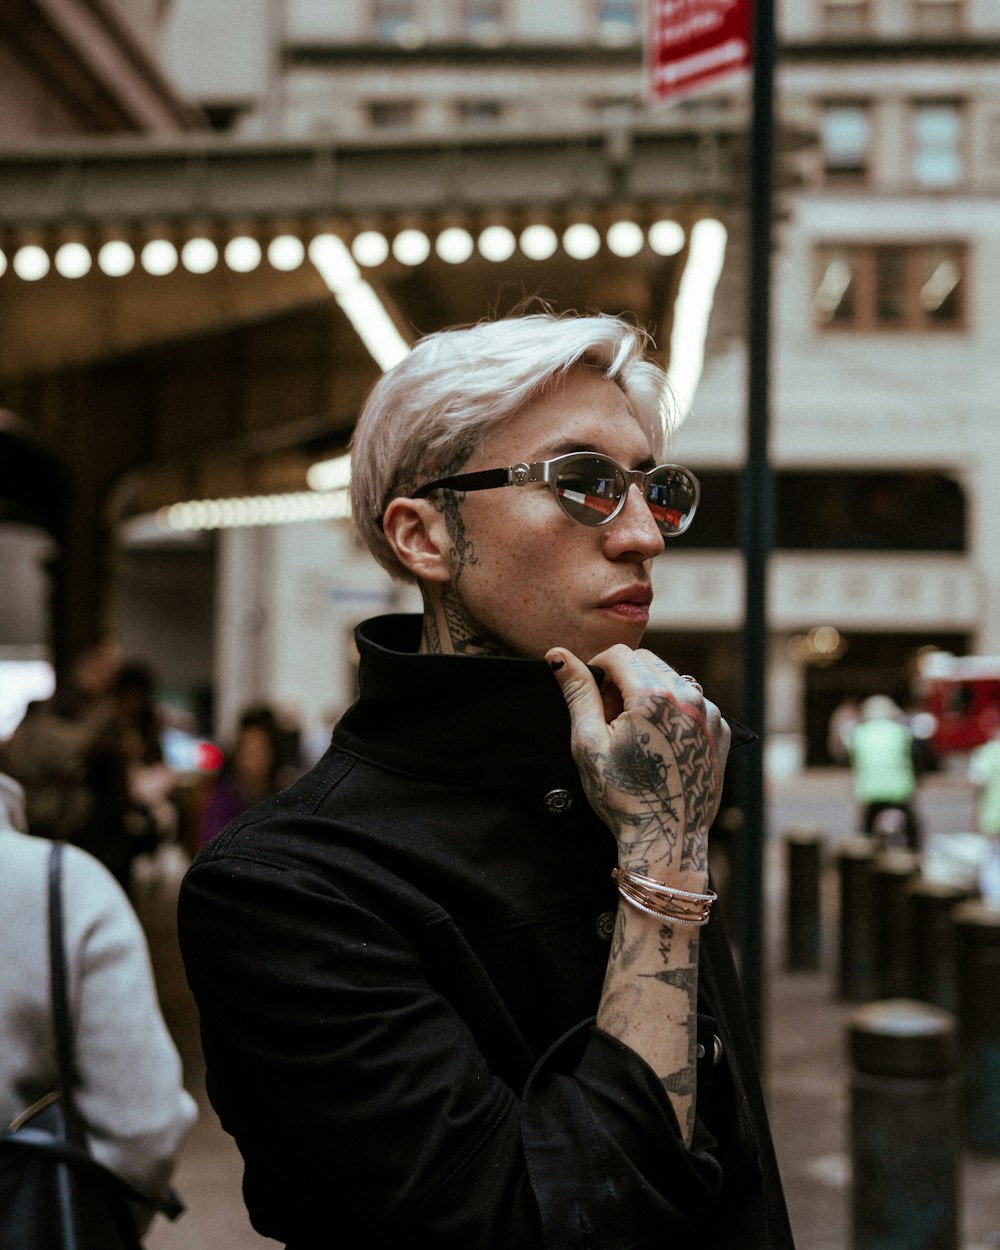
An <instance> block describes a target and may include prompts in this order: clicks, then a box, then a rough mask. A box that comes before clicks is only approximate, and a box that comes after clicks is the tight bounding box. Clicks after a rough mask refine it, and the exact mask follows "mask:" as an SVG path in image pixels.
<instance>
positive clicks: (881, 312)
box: [175, 0, 1000, 768]
mask: <svg viewBox="0 0 1000 1250" xmlns="http://www.w3.org/2000/svg"><path fill="white" fill-rule="evenodd" d="M279 7H280V8H281V13H280V17H279V18H277V19H276V18H275V17H274V10H273V9H272V10H271V25H270V27H269V28H268V29H269V32H270V33H269V34H268V33H266V32H264V31H263V29H262V34H261V43H262V45H263V43H264V42H266V39H268V38H270V39H272V40H277V49H276V51H275V44H274V43H273V42H272V44H271V47H272V55H271V57H270V62H269V63H270V66H271V69H270V76H269V77H268V78H267V79H266V82H265V81H264V80H263V79H262V80H261V91H260V95H259V97H258V98H257V100H256V101H255V102H253V103H251V102H250V101H248V99H247V98H244V99H243V100H242V101H240V100H237V99H235V97H234V98H233V100H231V101H230V102H229V104H230V106H231V107H230V108H229V111H228V114H227V100H226V99H225V97H224V93H219V94H216V95H215V96H214V97H213V96H212V95H211V93H209V94H208V95H206V94H205V88H206V86H207V84H202V83H199V82H198V81H197V80H196V79H195V78H194V77H191V78H190V79H188V80H187V85H188V87H189V89H190V90H192V92H193V93H194V94H195V95H196V96H197V97H198V98H199V99H201V100H202V101H203V102H204V103H205V104H206V106H207V107H209V108H210V109H211V108H216V109H217V110H218V111H219V112H220V114H225V115H227V116H229V117H230V119H231V122H232V125H233V126H234V128H236V129H237V130H238V131H239V132H241V133H261V132H264V131H266V130H267V128H269V127H278V128H279V129H282V130H284V131H287V132H288V133H294V134H315V133H331V132H332V133H336V132H341V133H344V132H357V131H365V130H367V131H374V132H379V133H398V132H407V133H424V134H428V135H433V134H434V133H440V132H443V131H448V130H454V129H456V128H463V127H472V128H480V129H481V128H492V129H504V128H506V129H509V130H517V129H518V128H524V127H525V126H532V125H543V124H550V125H552V126H555V127H561V128H563V129H564V130H565V132H566V133H567V134H572V133H573V131H574V129H575V128H577V127H579V126H581V125H582V124H586V123H587V122H592V121H593V120H594V119H595V118H597V119H600V121H601V122H602V123H603V124H604V125H606V126H607V127H608V128H609V129H610V130H611V131H612V132H616V133H617V135H618V141H619V142H620V143H621V144H622V146H623V150H625V151H627V149H628V145H629V143H630V141H631V139H632V136H634V134H635V133H637V132H641V130H642V129H643V128H644V127H646V126H650V125H656V124H662V118H663V117H664V116H667V115H671V116H674V117H677V116H682V117H683V116H688V117H690V116H697V115H698V114H699V113H700V114H707V113H710V112H712V111H725V110H730V111H731V112H732V111H738V110H740V109H741V108H743V109H745V84H742V83H740V82H739V81H736V82H732V83H729V84H726V86H725V89H724V90H721V91H720V90H716V91H712V92H708V93H703V94H701V95H700V96H698V97H695V98H691V99H689V100H687V101H684V102H682V103H680V104H674V105H667V106H664V107H662V108H660V109H657V110H650V109H649V108H648V107H647V106H646V105H645V103H644V84H643V67H642V59H641V41H642V37H643V27H644V22H645V6H643V5H641V4H638V3H630V2H628V0H621V2H619V3H607V2H603V3H602V2H600V0H592V2H590V3H588V2H582V0H553V3H550V4H547V5H545V6H536V5H528V4H527V3H516V2H508V3H503V2H501V0H482V2H480V3H477V2H475V0H469V2H467V3H461V2H459V0H453V2H452V3H446V2H441V3H433V2H431V0H382V2H381V3H379V2H375V0H373V2H372V3H368V4H364V3H358V4H354V5H339V6H331V5H328V4H322V3H309V0H296V2H295V3H290V4H288V5H285V6H283V7H282V6H279ZM183 10H184V5H183V4H181V5H179V6H178V7H177V9H176V10H175V17H176V19H177V23H178V29H179V27H180V26H181V25H182V24H183V22H182V19H183V17H184V13H183ZM777 21H778V29H779V69H778V75H777V100H778V103H777V107H778V110H779V114H780V116H781V117H782V118H783V119H784V120H785V121H786V123H787V124H788V125H790V126H792V125H793V126H795V127H797V128H799V129H800V130H803V131H805V132H812V133H815V134H816V135H817V136H818V141H817V142H816V143H815V144H814V145H813V146H812V147H811V148H809V149H808V150H806V151H805V152H804V153H803V155H802V157H801V160H800V163H799V169H800V171H801V173H802V176H803V177H802V184H801V186H800V187H799V188H798V190H797V191H796V192H795V194H794V195H788V194H787V193H786V194H785V196H784V200H783V210H784V211H783V214H782V222H781V224H780V226H779V227H778V229H777V231H776V240H777V243H778V247H777V251H776V257H775V265H774V297H773V331H774V333H773V343H774V346H773V384H772V435H771V454H772V460H773V465H774V470H775V503H776V512H775V535H774V537H775V551H774V555H773V557H772V560H771V565H770V584H769V616H770V624H771V631H772V641H771V656H770V684H769V728H770V731H771V733H772V735H773V750H774V756H773V759H772V763H773V766H774V767H775V768H780V767H789V766H792V767H794V766H795V765H796V764H797V763H799V762H802V761H806V760H808V761H809V762H814V763H820V762H825V760H826V759H827V755H826V723H827V720H828V718H829V716H830V714H831V712H832V711H833V709H834V707H835V706H836V705H837V704H838V703H839V702H840V701H841V700H842V699H843V698H845V697H859V698H863V697H864V696H865V695H867V694H869V693H873V692H874V691H876V690H885V691H888V692H889V693H892V694H893V695H894V696H895V697H896V698H897V699H899V700H900V701H901V702H905V701H906V699H907V698H908V696H909V694H910V679H911V676H912V671H913V661H914V657H915V655H916V654H917V653H918V652H919V651H920V650H921V649H922V648H925V647H929V646H934V647H944V648H946V649H953V650H956V651H968V652H991V651H1000V625H998V623H997V618H998V609H1000V569H998V568H997V564H996V561H995V560H994V558H993V555H992V542H991V536H992V533H993V530H994V525H995V524H996V523H997V522H1000V482H998V475H997V474H996V472H995V465H994V457H995V455H996V451H995V450H994V449H995V448H996V436H995V425H996V421H997V417H998V412H997V406H998V402H1000V401H998V400H997V395H998V394H1000V372H998V370H1000V365H998V362H1000V350H998V348H1000V343H998V342H997V336H998V334H1000V329H998V323H1000V318H998V315H997V314H998V307H997V297H996V295H995V292H996V291H997V290H998V282H997V279H998V277H1000V274H998V273H997V269H998V266H1000V212H998V211H997V210H998V207H1000V204H998V201H1000V75H998V73H997V70H998V68H1000V13H998V12H997V10H996V7H995V6H994V5H991V4H990V3H988V2H987V0H784V2H783V3H782V4H780V6H779V11H778V14H777ZM181 42H183V41H181ZM267 59H268V58H267V57H264V58H262V63H263V62H264V61H267ZM175 73H177V74H179V75H181V76H182V77H183V71H182V69H181V66H180V64H179V63H178V64H177V65H176V66H175ZM744 115H745V114H744ZM741 263H742V255H741V254H739V253H738V252H733V253H730V255H729V256H728V257H727V265H728V266H729V267H730V268H732V267H733V266H738V265H740V264H741ZM732 311H733V310H732V308H731V307H727V301H726V299H725V298H724V293H723V295H722V297H721V298H718V299H717V300H716V304H715V307H714V309H713V323H714V324H715V325H716V327H718V325H719V323H720V322H722V321H724V320H725V318H726V317H727V315H728V316H730V317H731V316H732ZM741 311H742V310H741ZM713 346H714V350H713V351H712V352H711V353H710V354H709V356H708V359H707V362H706V368H705V372H704V374H703V376H702V379H701V384H700V387H699V389H698V392H697V395H696V398H695V402H694V406H693V410H692V412H691V415H690V416H689V417H688V419H687V420H686V421H685V422H684V424H683V426H682V427H681V429H680V431H679V433H678V436H677V440H676V445H675V452H676V455H677V456H678V457H682V458H684V459H685V460H686V461H688V462H689V463H690V464H691V465H692V466H693V467H694V468H695V470H696V471H697V472H698V473H699V474H700V475H701V477H702V478H703V480H704V485H705V492H704V503H703V508H702V514H701V516H700V517H699V522H698V524H696V526H695V527H694V528H693V530H692V531H691V532H690V534H689V535H688V536H686V537H685V539H684V540H682V541H681V542H679V543H678V544H676V545H675V546H674V547H673V548H672V549H671V550H670V551H669V552H668V553H667V555H666V556H665V557H664V558H663V560H662V561H661V562H660V564H659V566H658V567H657V570H656V577H657V579H658V581H661V582H662V583H663V587H664V590H665V589H666V588H667V587H668V586H669V590H670V593H669V594H667V593H663V594H661V595H659V596H658V598H657V608H656V611H657V616H656V618H655V619H654V622H653V637H654V639H655V641H656V642H657V645H659V646H660V647H662V649H663V650H664V653H665V654H666V655H668V656H677V658H678V660H679V661H683V663H682V667H684V668H685V669H691V668H692V666H698V667H697V669H696V671H699V672H701V673H703V674H705V675H706V676H707V678H708V681H709V682H711V685H712V688H713V689H714V690H716V691H718V692H719V698H720V701H722V700H725V701H726V702H728V703H730V705H732V701H733V700H736V699H738V693H739V668H738V660H735V659H734V656H738V646H737V645H735V644H737V643H738V639H739V633H740V628H741V619H742V606H743V589H742V576H743V570H742V560H741V557H740V555H739V552H738V550H737V547H736V544H737V542H738V533H737V529H738V515H739V509H738V491H739V478H738V475H739V469H740V465H741V463H742V460H743V456H744V450H745V449H744V440H745V434H744V428H745V398H744V396H745V374H746V360H745V347H744V340H743V336H742V334H741V333H729V334H719V335H717V337H716V339H715V340H714V345H713ZM236 541H243V540H236ZM245 541H247V542H249V541H250V539H249V538H247V539H246V540H245ZM333 593H334V594H335V595H336V593H337V592H336V591H334V592H333ZM371 593H374V592H371ZM388 593H389V594H390V598H391V597H392V595H394V594H398V592H396V591H392V592H388ZM347 598H348V600H349V599H350V595H349V594H348V596H347ZM392 601H395V600H392ZM347 615H348V617H350V615H351V614H350V613H348V614H347Z"/></svg>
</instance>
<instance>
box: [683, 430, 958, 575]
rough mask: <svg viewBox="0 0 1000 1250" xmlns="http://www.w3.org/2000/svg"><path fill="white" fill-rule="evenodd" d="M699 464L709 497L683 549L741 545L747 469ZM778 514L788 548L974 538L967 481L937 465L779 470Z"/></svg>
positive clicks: (899, 547) (948, 545)
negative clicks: (965, 488)
mask: <svg viewBox="0 0 1000 1250" xmlns="http://www.w3.org/2000/svg"><path fill="white" fill-rule="evenodd" d="M872 419H873V420H877V416H873V418H872ZM694 470H695V472H696V473H697V475H698V480H699V481H700V482H701V503H700V504H699V505H698V515H697V517H696V518H695V521H694V524H693V525H692V526H691V528H690V529H689V530H686V531H685V532H684V533H683V534H682V535H681V536H680V538H678V539H675V540H674V541H675V542H676V543H677V544H678V545H679V547H678V549H681V548H683V547H691V548H700V549H706V548H708V549H714V550H720V549H725V548H728V547H738V546H739V528H740V491H741V480H740V475H739V474H738V473H734V472H732V471H731V470H728V469H712V468H701V467H699V466H698V465H695V466H694ZM774 513H775V515H774V545H775V547H776V548H777V549H779V550H785V551H803V550H820V551H823V550H826V551H965V550H966V547H967V541H968V535H967V522H966V500H965V495H964V493H963V491H962V487H961V486H960V485H959V483H958V482H956V481H955V480H954V479H953V478H950V477H948V476H946V475H945V474H943V473H937V472H935V471H934V470H931V469H899V470H891V471H889V470H887V471H865V470H863V469H853V470H852V469H837V470H835V471H831V470H824V469H818V470H810V469H778V470H777V471H776V472H775V475H774Z"/></svg>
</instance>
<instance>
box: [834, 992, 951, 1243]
mask: <svg viewBox="0 0 1000 1250" xmlns="http://www.w3.org/2000/svg"><path fill="white" fill-rule="evenodd" d="M848 1041H849V1050H850V1057H851V1068H852V1072H851V1112H850V1116H851V1121H850V1140H851V1163H852V1170H853V1177H854V1180H853V1186H852V1192H851V1219H852V1225H853V1233H854V1240H853V1243H852V1244H853V1247H854V1250H957V1247H958V1235H959V1234H958V1193H959V1158H960V1149H961V1140H960V1139H961V1133H960V1130H959V1105H960V1093H959V1076H958V1063H959V1059H958V1029H957V1022H956V1020H955V1017H954V1016H953V1015H952V1014H951V1013H950V1012H947V1011H943V1010H942V1009H941V1008H940V1007H934V1006H932V1005H930V1004H928V1003H920V1002H916V1001H915V1000H913V999H905V998H904V999H889V1000H887V1001H883V1002H877V1003H869V1004H868V1005H867V1006H865V1007H861V1008H859V1009H858V1010H857V1011H855V1012H854V1013H853V1015H852V1016H851V1018H850V1020H849V1021H848Z"/></svg>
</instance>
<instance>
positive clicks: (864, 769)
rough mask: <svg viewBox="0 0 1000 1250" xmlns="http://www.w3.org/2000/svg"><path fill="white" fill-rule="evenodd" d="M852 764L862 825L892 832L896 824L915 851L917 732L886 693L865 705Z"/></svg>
mask: <svg viewBox="0 0 1000 1250" xmlns="http://www.w3.org/2000/svg"><path fill="white" fill-rule="evenodd" d="M851 767H852V770H853V774H854V796H855V798H856V799H857V800H858V802H859V803H860V804H861V806H862V811H861V827H862V829H864V831H865V832H866V833H875V832H876V831H877V829H878V828H880V827H881V828H882V829H884V830H889V829H891V830H893V831H894V830H895V828H896V824H897V823H898V824H899V826H900V831H901V832H902V833H903V834H904V836H905V840H906V844H907V846H909V848H910V849H911V850H917V849H918V848H919V844H920V830H919V826H918V824H917V817H916V813H915V811H914V806H913V805H914V799H915V797H916V790H917V774H916V770H915V768H914V766H913V735H912V733H911V732H910V730H909V728H908V727H907V725H906V724H905V723H904V722H903V718H902V713H901V712H900V709H899V708H898V707H897V705H896V704H895V702H894V701H893V700H892V699H890V698H889V697H888V696H887V695H872V696H871V697H870V698H868V699H865V701H864V703H863V704H862V705H861V723H860V724H859V725H858V726H857V728H856V729H855V731H854V733H853V735H852V736H851Z"/></svg>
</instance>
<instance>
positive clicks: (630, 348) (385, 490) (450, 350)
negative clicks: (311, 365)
mask: <svg viewBox="0 0 1000 1250" xmlns="http://www.w3.org/2000/svg"><path fill="white" fill-rule="evenodd" d="M649 345H650V339H649V336H648V335H647V334H646V332H645V331H644V330H640V329H637V328H636V327H635V326H633V325H630V324H629V323H628V322H626V321H624V320H623V319H622V318H620V317H611V316H606V315H598V316H586V317H584V316H577V315H568V316H556V315H554V314H552V313H532V314H530V315H528V316H520V317H510V318H506V319H504V320H499V321H488V322H482V323H480V324H479V325H474V326H469V327H466V328H463V329H457V330H442V331H439V332H438V333H436V334H429V335H428V336H427V337H426V338H423V339H421V340H420V341H419V342H418V343H417V344H416V345H415V346H414V348H413V350H412V351H411V352H410V354H409V355H408V356H407V357H406V358H405V359H404V360H403V361H401V362H400V363H399V364H398V365H396V366H395V368H394V369H391V370H390V371H389V372H388V373H386V374H384V375H383V376H382V378H380V380H379V381H378V382H377V383H376V384H375V386H374V388H373V389H372V392H371V394H370V395H369V397H368V399H367V401H366V403H365V406H364V408H363V409H362V412H361V416H360V417H359V418H358V423H357V427H356V428H355V431H354V437H353V439H352V442H351V508H352V511H353V514H354V521H355V524H356V525H357V527H358V531H359V533H360V534H361V537H362V539H363V540H364V542H365V544H366V545H367V547H368V549H369V550H370V551H371V552H372V554H373V555H374V556H375V558H376V559H377V560H378V562H379V563H380V564H381V565H382V566H383V567H384V568H385V569H387V570H388V571H389V572H390V573H391V574H392V575H393V577H397V578H404V579H410V574H409V573H408V572H407V571H406V570H405V569H404V568H403V566H402V565H401V564H400V563H399V561H398V560H397V558H396V554H395V552H394V551H393V549H392V546H391V544H390V543H389V542H388V540H387V539H386V537H385V534H384V533H383V531H382V516H383V514H384V512H385V510H386V508H387V507H388V506H389V503H390V501H391V500H393V499H395V498H397V497H399V496H405V495H406V493H407V491H410V490H413V489H415V488H416V487H417V486H418V485H420V484H421V483H422V482H426V481H428V480H429V479H430V478H431V477H442V476H445V475H449V474H453V473H457V472H458V471H459V469H460V468H461V467H462V466H463V465H464V464H465V462H466V461H467V460H468V459H469V457H470V456H471V455H472V454H473V452H474V451H475V450H476V449H477V447H478V446H479V445H480V443H481V442H482V440H483V439H484V437H485V436H486V434H487V432H488V431H489V430H491V429H492V428H493V427H495V426H496V425H498V424H500V423H501V422H503V421H505V420H509V419H510V418H511V417H513V416H515V415H516V414H517V413H518V412H520V411H521V409H522V408H523V407H524V406H525V404H527V403H529V402H530V401H531V400H533V399H535V398H537V397H538V396H539V395H541V394H542V393H544V392H545V391H546V390H547V389H549V388H551V387H552V386H554V385H557V384H558V382H559V380H560V378H561V377H563V376H564V375H565V374H566V373H567V372H568V370H570V369H572V368H573V367H574V366H575V365H580V364H585V365H590V366H592V367H595V368H599V369H601V370H602V371H603V373H604V376H605V377H606V378H608V379H609V380H610V381H613V382H615V383H616V384H617V385H618V386H619V387H621V390H622V392H623V394H624V395H625V398H626V400H627V401H628V405H629V408H630V409H631V411H632V415H633V416H634V417H635V419H636V422H637V423H638V425H639V427H640V428H641V430H642V432H643V434H644V435H645V437H646V440H647V442H648V444H649V449H650V453H651V454H652V456H653V458H654V459H655V460H657V461H659V460H660V459H661V457H662V455H663V451H664V447H665V444H666V441H667V437H668V435H669V432H670V428H671V417H670V407H669V395H668V391H667V387H666V378H665V376H664V373H663V370H662V369H661V368H660V367H659V366H658V365H656V364H654V363H653V362H652V361H650V360H647V359H646V353H647V351H648V350H649Z"/></svg>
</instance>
